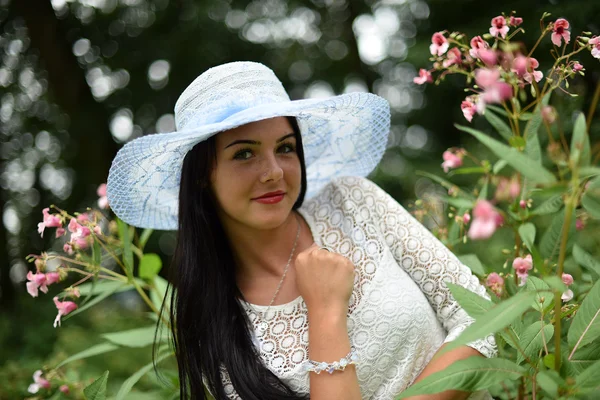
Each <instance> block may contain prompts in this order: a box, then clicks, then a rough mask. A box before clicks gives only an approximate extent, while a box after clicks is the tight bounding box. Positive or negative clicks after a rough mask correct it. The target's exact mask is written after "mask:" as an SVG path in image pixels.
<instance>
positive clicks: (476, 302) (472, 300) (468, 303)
mask: <svg viewBox="0 0 600 400" xmlns="http://www.w3.org/2000/svg"><path fill="white" fill-rule="evenodd" d="M444 283H445V284H446V286H448V289H450V292H451V293H452V296H454V299H455V300H456V301H457V302H458V304H459V305H460V306H461V307H462V308H464V310H465V311H466V312H467V314H469V315H470V316H471V317H473V318H475V319H477V318H478V317H479V316H481V315H484V314H485V313H487V312H488V311H489V310H490V309H491V308H492V307H493V306H494V303H492V302H491V301H490V300H488V299H486V298H484V297H481V296H480V295H478V294H477V293H473V292H472V291H470V290H469V289H467V288H465V287H463V286H461V285H457V284H454V283H451V282H444Z"/></svg>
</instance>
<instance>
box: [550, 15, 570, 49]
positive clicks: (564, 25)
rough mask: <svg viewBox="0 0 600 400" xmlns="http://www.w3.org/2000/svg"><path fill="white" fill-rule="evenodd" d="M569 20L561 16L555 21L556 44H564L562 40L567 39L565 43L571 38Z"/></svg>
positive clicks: (554, 35) (553, 36) (554, 37)
mask: <svg viewBox="0 0 600 400" xmlns="http://www.w3.org/2000/svg"><path fill="white" fill-rule="evenodd" d="M567 29H569V22H568V21H567V20H566V19H564V18H559V19H557V20H556V21H555V22H554V25H553V26H552V35H551V39H552V43H554V45H555V46H559V47H560V45H561V44H562V40H564V41H565V44H567V43H569V41H570V40H571V32H569V31H568V30H567Z"/></svg>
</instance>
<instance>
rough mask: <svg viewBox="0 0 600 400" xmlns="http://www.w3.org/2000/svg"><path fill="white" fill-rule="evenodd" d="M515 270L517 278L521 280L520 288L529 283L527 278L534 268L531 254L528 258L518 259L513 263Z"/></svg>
mask: <svg viewBox="0 0 600 400" xmlns="http://www.w3.org/2000/svg"><path fill="white" fill-rule="evenodd" d="M513 268H514V269H515V272H516V273H517V276H518V277H519V278H520V279H521V282H520V283H519V286H523V285H524V284H525V283H526V282H527V276H528V275H529V271H530V270H531V269H532V268H533V261H532V259H531V254H528V255H527V256H526V257H523V258H522V257H517V258H515V260H514V261H513Z"/></svg>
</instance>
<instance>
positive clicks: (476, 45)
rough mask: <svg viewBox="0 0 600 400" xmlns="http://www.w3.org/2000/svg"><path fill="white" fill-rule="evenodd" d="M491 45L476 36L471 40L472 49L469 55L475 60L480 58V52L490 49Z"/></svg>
mask: <svg viewBox="0 0 600 400" xmlns="http://www.w3.org/2000/svg"><path fill="white" fill-rule="evenodd" d="M489 47H490V45H489V44H488V42H486V41H485V40H483V39H482V38H481V36H475V37H474V38H473V39H471V49H469V54H470V55H471V57H473V58H479V51H480V50H482V49H488V48H489Z"/></svg>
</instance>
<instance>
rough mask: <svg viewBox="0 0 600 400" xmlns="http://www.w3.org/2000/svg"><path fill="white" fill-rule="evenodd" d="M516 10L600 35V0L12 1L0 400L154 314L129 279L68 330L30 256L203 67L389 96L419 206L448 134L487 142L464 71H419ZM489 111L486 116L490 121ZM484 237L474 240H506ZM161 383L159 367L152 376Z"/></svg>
mask: <svg viewBox="0 0 600 400" xmlns="http://www.w3.org/2000/svg"><path fill="white" fill-rule="evenodd" d="M512 10H515V11H516V13H517V14H516V15H517V16H521V17H523V19H524V20H525V23H524V26H523V27H524V29H525V30H526V31H527V34H526V35H521V37H522V38H523V41H524V42H525V43H526V45H527V46H528V47H529V48H531V46H532V45H533V43H534V41H535V40H536V39H537V36H538V33H539V22H538V21H539V18H540V16H541V14H542V13H543V12H544V11H546V12H550V13H551V14H552V17H550V19H554V18H558V17H563V18H566V19H567V20H568V21H569V22H570V23H571V31H572V32H573V34H574V35H575V34H576V33H579V32H581V31H592V32H594V33H595V34H598V33H600V2H597V1H590V0H525V1H523V0H520V1H502V0H499V1H489V0H470V1H467V0H429V1H426V0H292V1H284V0H254V1H238V0H52V1H50V0H0V138H1V146H0V187H1V193H0V215H1V216H2V224H0V399H5V398H6V399H12V398H22V397H23V396H25V395H27V393H26V389H27V385H28V384H29V383H30V382H31V375H32V373H33V371H34V370H36V369H38V368H40V367H41V366H43V365H52V364H53V363H54V364H55V363H56V362H57V361H60V360H62V359H64V358H65V357H66V355H68V354H72V353H74V352H76V351H79V350H82V349H85V348H86V347H88V346H89V345H90V344H91V343H94V341H95V340H96V339H97V338H98V337H99V335H100V334H101V333H102V332H109V331H114V330H118V329H127V328H128V327H133V326H136V321H137V320H140V319H143V318H145V315H144V312H145V309H144V308H143V307H142V305H141V304H140V302H138V301H137V297H136V296H135V295H130V294H128V293H122V294H118V295H115V296H114V297H113V298H112V299H111V300H110V301H109V302H107V303H106V304H105V305H99V306H96V307H94V308H92V309H91V310H90V311H89V312H88V313H84V314H81V315H80V316H78V317H77V318H73V319H71V320H69V321H68V329H65V328H64V327H63V328H62V329H54V328H53V327H52V321H53V319H54V314H55V307H54V305H53V304H52V301H51V295H52V293H51V295H46V296H45V297H42V298H38V299H32V298H31V297H30V296H29V295H27V293H26V291H25V276H26V274H27V271H28V270H29V269H31V265H30V264H27V263H26V262H25V257H26V255H28V254H31V253H36V254H39V253H40V252H41V251H43V250H46V249H48V248H50V247H51V246H53V244H52V239H51V238H48V237H46V238H43V239H42V238H40V236H39V234H38V233H37V223H38V222H40V221H41V216H42V213H41V210H42V208H44V207H47V206H48V205H50V204H56V205H57V206H59V207H61V208H63V209H66V210H69V211H83V210H85V207H88V206H93V205H95V202H96V201H97V196H96V188H97V187H98V185H99V184H101V183H103V182H105V181H106V178H107V173H108V169H109V167H110V163H111V160H112V159H113V157H114V155H115V154H116V152H117V150H118V149H119V148H120V146H122V145H123V144H124V143H126V142H127V141H130V140H132V139H134V138H136V137H139V136H142V135H147V134H153V133H156V132H170V131H173V130H174V118H173V107H174V104H175V101H176V100H177V97H178V95H179V93H180V92H181V91H182V90H183V89H184V88H185V87H186V86H187V85H188V84H189V83H190V82H191V81H192V80H193V79H194V78H195V77H196V76H197V75H199V74H200V73H201V72H203V71H204V70H206V69H207V68H210V67H212V66H215V65H217V64H221V63H224V62H229V61H238V60H252V61H258V62H262V63H265V64H267V65H268V66H270V67H271V68H272V69H273V70H274V71H275V73H276V74H277V75H278V76H279V78H280V79H281V80H282V82H283V83H284V86H285V87H286V88H287V90H288V92H289V94H290V96H291V97H292V98H293V99H297V98H306V97H326V96H331V95H335V94H341V93H347V92H352V91H369V92H373V93H376V94H378V95H380V96H383V97H384V98H386V99H387V100H388V101H389V102H390V104H391V107H392V129H391V132H390V138H389V148H388V150H387V152H386V154H385V156H384V158H383V160H382V162H381V164H380V166H379V167H378V169H377V170H376V171H374V173H373V175H372V179H373V180H375V181H376V182H377V183H378V184H380V185H381V186H382V187H383V188H384V189H386V190H387V191H388V192H389V193H390V194H392V195H393V196H394V197H395V198H396V199H398V200H399V201H400V202H402V203H403V204H408V203H409V202H410V201H412V200H414V199H417V198H423V197H426V196H428V195H429V194H431V193H436V191H439V190H440V188H439V187H437V186H436V185H434V184H433V182H432V181H431V180H429V179H427V178H424V177H421V176H419V175H418V174H417V173H416V171H420V170H422V171H429V172H432V173H435V174H438V175H439V174H441V173H442V171H441V168H440V163H441V153H442V152H443V151H444V150H445V149H446V148H448V147H450V146H458V145H460V146H467V147H469V146H472V147H474V146H476V144H475V143H472V142H471V141H469V140H468V138H466V137H465V136H464V134H459V131H457V130H456V129H455V128H454V126H453V124H454V123H455V122H460V123H465V121H464V118H463V116H462V113H461V110H460V102H461V100H462V99H463V98H464V96H465V93H464V92H463V90H462V86H461V85H462V82H463V81H462V80H461V79H460V78H456V79H455V78H451V79H449V82H446V84H444V85H441V86H434V85H428V86H427V87H423V86H418V85H415V84H414V83H413V78H414V77H415V76H416V75H417V71H418V69H419V68H420V67H427V68H428V67H430V64H429V61H428V58H429V56H430V54H429V44H430V39H431V35H432V34H433V33H434V32H436V31H440V30H444V29H448V30H456V31H461V32H464V33H466V34H467V35H469V36H472V35H477V34H482V33H485V32H487V30H488V28H489V24H490V20H491V18H492V17H495V16H497V15H499V14H501V13H502V12H505V13H510V12H511V11H512ZM550 47H551V43H550V40H549V39H548V40H546V41H544V42H543V43H542V44H541V46H540V48H539V50H538V51H536V54H535V55H536V56H537V57H538V59H539V60H540V62H541V64H542V66H544V65H547V64H548V62H549V61H551V58H550V55H549V54H550V53H549V50H550ZM580 61H581V63H582V64H583V65H584V66H585V67H586V69H587V70H586V75H585V77H581V78H578V79H577V80H576V81H575V82H574V83H573V86H572V87H571V91H572V92H574V93H577V94H578V95H579V96H578V97H577V99H576V101H572V100H570V101H571V105H572V107H574V108H582V109H584V110H587V107H588V106H589V103H590V99H591V95H592V92H593V90H594V88H595V87H596V84H597V82H598V80H599V79H600V63H599V62H598V60H595V59H593V58H592V57H591V56H590V55H589V53H587V52H586V53H583V54H582V55H581V57H580ZM558 101H560V99H558ZM474 125H475V126H476V127H478V128H480V129H483V130H485V129H487V126H486V123H485V122H484V121H483V119H477V118H476V120H475V121H474ZM596 129H598V126H597V125H594V126H593V127H592V130H596ZM47 236H48V235H47ZM50 236H51V235H50ZM174 243H175V235H174V233H172V232H155V233H154V234H153V236H152V238H151V240H150V242H149V244H148V246H147V251H149V252H150V251H154V252H157V253H159V254H160V255H161V257H163V262H164V264H165V265H167V266H168V264H169V259H170V256H171V255H172V253H173V248H174ZM481 247H482V248H477V247H476V248H474V249H471V251H474V252H476V253H477V252H486V251H487V252H489V251H490V249H493V248H494V244H493V243H486V245H485V247H484V246H481ZM458 250H459V251H460V249H458ZM498 253H499V254H500V252H498ZM500 262H501V261H500ZM166 272H167V271H166V268H165V270H163V272H162V273H163V274H164V273H166ZM53 289H54V288H53ZM51 290H52V289H51ZM54 290H55V291H56V289H54ZM149 359H150V354H149V353H148V351H147V350H140V351H130V352H121V353H112V354H111V356H110V357H96V358H93V359H90V360H89V361H87V362H86V363H82V364H80V365H79V366H80V368H78V369H76V370H74V371H70V372H69V373H71V374H74V375H75V377H81V378H82V379H83V378H89V377H97V376H99V375H100V374H101V373H102V372H103V371H104V370H106V369H110V370H111V385H118V384H119V382H120V381H122V380H123V379H125V378H126V377H127V376H129V375H130V374H131V373H132V372H133V371H134V370H135V369H136V368H137V367H138V366H139V365H140V360H149ZM154 384H155V383H154V382H153V378H152V377H147V378H145V379H144V380H143V381H141V386H140V387H142V388H152V387H153V385H154ZM132 396H133V397H135V396H134V395H132ZM144 398H148V397H144Z"/></svg>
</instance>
